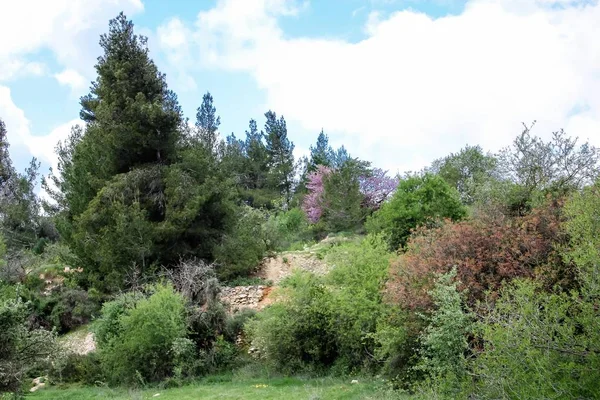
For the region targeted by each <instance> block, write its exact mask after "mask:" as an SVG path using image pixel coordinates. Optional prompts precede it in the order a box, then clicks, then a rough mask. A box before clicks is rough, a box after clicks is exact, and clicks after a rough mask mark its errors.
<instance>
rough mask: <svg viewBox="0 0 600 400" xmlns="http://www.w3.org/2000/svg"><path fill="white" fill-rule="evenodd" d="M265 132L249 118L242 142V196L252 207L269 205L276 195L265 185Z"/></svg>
mask: <svg viewBox="0 0 600 400" xmlns="http://www.w3.org/2000/svg"><path fill="white" fill-rule="evenodd" d="M264 137H265V134H264V133H263V132H262V131H260V132H259V130H258V127H257V124H256V121H255V120H253V119H251V120H250V123H249V130H247V131H246V141H245V143H244V148H245V153H246V165H245V174H244V183H243V185H242V186H243V193H242V198H243V199H244V201H246V202H247V203H248V204H249V205H251V206H253V207H270V206H271V202H272V200H274V199H275V198H276V197H277V196H276V194H275V193H274V191H272V190H270V189H269V188H268V185H267V179H268V175H269V165H268V163H269V159H268V153H267V148H266V146H265V143H264V141H263V139H264Z"/></svg>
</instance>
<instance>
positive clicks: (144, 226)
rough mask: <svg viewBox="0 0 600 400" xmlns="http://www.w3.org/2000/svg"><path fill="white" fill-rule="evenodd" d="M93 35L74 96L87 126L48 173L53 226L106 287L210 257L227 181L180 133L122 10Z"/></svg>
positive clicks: (174, 106)
mask: <svg viewBox="0 0 600 400" xmlns="http://www.w3.org/2000/svg"><path fill="white" fill-rule="evenodd" d="M100 44H101V46H102V48H103V50H104V55H103V56H101V57H99V59H98V64H97V65H96V71H97V73H98V78H97V79H96V81H95V82H94V83H93V84H92V88H91V93H90V94H89V95H87V96H85V97H83V98H82V99H81V105H82V110H81V117H82V119H84V121H86V122H87V126H86V128H85V133H83V132H82V131H81V130H79V129H74V130H73V132H72V134H71V136H70V137H69V139H68V140H67V142H65V143H63V144H61V145H59V147H58V153H59V173H60V175H59V176H58V177H55V179H54V182H55V183H56V184H57V187H58V188H59V191H60V193H59V194H57V196H55V197H57V198H58V200H60V201H61V202H62V205H60V206H59V207H58V210H57V211H60V217H61V218H59V220H60V221H61V224H59V227H60V228H61V230H62V232H63V234H64V236H65V238H66V239H67V241H68V242H69V244H70V245H71V247H72V248H73V250H74V251H75V252H76V253H77V255H78V256H79V257H80V258H81V259H82V260H83V261H84V262H85V263H86V264H87V267H86V269H85V273H86V276H87V279H88V282H89V284H90V285H93V286H96V287H98V288H99V289H101V290H105V291H112V290H116V289H119V288H121V287H123V285H124V276H125V274H126V271H127V270H130V269H131V268H136V269H137V270H138V272H141V273H146V272H149V271H151V270H152V269H153V268H155V267H156V266H158V265H166V266H169V265H173V264H175V263H176V262H178V261H179V258H180V257H199V258H203V259H208V260H211V259H212V257H213V254H212V252H213V249H214V248H215V247H216V246H217V245H218V244H219V243H220V241H221V237H222V235H223V233H224V232H225V230H226V229H227V227H228V226H229V222H228V218H229V215H231V214H232V210H231V202H230V197H231V190H230V182H229V181H228V180H227V179H226V177H225V176H223V175H222V172H221V170H220V169H219V166H218V160H217V158H216V157H214V154H213V152H212V149H211V150H210V151H209V149H207V148H206V146H205V145H204V143H202V141H201V138H198V137H194V136H191V135H186V134H185V133H186V131H185V127H184V126H183V125H184V123H183V120H182V116H181V110H180V107H179V104H178V103H177V97H176V96H175V94H174V93H173V92H172V91H170V90H169V89H168V88H167V84H166V82H165V77H164V75H163V74H161V73H160V72H159V71H158V70H157V68H156V65H155V64H154V62H153V61H152V60H151V59H150V58H149V55H148V48H147V45H146V39H145V38H143V37H138V36H137V35H135V34H134V30H133V24H132V22H131V21H128V20H127V18H126V17H125V16H124V15H123V14H122V13H121V14H120V15H119V16H118V17H117V18H115V19H113V20H111V21H110V24H109V33H108V34H105V35H102V36H101V40H100ZM46 186H47V185H46ZM59 204H60V203H59Z"/></svg>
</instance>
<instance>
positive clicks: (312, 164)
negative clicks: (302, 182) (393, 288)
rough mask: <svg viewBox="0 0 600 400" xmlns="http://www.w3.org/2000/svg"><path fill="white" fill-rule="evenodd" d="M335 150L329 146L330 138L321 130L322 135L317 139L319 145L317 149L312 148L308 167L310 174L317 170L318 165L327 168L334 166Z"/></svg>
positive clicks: (316, 146)
mask: <svg viewBox="0 0 600 400" xmlns="http://www.w3.org/2000/svg"><path fill="white" fill-rule="evenodd" d="M333 153H334V152H333V149H332V148H331V146H329V137H328V136H327V135H326V134H325V133H324V132H323V130H322V129H321V133H319V136H318V137H317V143H316V145H315V147H313V146H312V145H311V146H310V161H309V165H308V172H313V171H314V170H316V168H317V166H318V165H324V166H326V167H331V166H332V161H333Z"/></svg>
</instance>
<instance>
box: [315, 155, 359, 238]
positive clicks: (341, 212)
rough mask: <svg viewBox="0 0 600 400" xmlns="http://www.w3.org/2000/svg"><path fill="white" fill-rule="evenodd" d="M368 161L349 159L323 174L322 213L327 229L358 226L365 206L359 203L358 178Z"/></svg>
mask: <svg viewBox="0 0 600 400" xmlns="http://www.w3.org/2000/svg"><path fill="white" fill-rule="evenodd" d="M367 167H368V163H365V162H362V161H359V160H357V159H349V160H348V161H346V162H345V163H344V164H343V165H342V166H340V167H339V168H338V169H337V170H336V171H334V172H333V173H330V174H328V175H327V176H325V177H324V178H323V183H324V191H323V200H322V204H323V205H324V206H323V215H322V217H321V218H322V220H323V221H324V223H325V229H326V230H327V231H328V232H341V231H351V230H356V229H357V228H359V227H361V226H362V224H363V222H364V220H365V218H366V216H367V210H366V209H364V208H363V207H361V206H362V202H363V199H364V195H363V194H362V193H361V192H360V183H359V178H360V177H361V176H363V175H364V174H366V168H367Z"/></svg>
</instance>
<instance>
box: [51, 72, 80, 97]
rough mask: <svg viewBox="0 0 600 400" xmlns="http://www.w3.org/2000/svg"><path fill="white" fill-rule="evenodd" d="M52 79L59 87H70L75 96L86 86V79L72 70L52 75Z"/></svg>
mask: <svg viewBox="0 0 600 400" xmlns="http://www.w3.org/2000/svg"><path fill="white" fill-rule="evenodd" d="M54 77H55V78H56V80H57V81H58V83H60V84H61V85H64V86H68V87H70V88H71V91H72V92H73V93H75V94H77V93H80V92H81V91H82V90H84V89H86V86H87V81H86V79H85V78H84V77H83V76H82V75H81V74H80V73H79V72H77V71H75V70H73V69H65V70H63V71H62V72H60V73H58V74H54Z"/></svg>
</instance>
